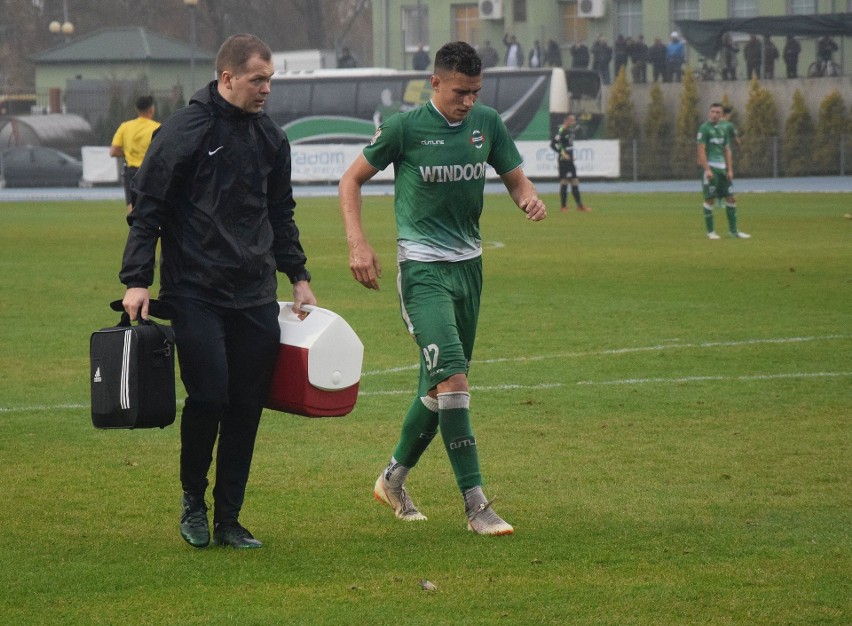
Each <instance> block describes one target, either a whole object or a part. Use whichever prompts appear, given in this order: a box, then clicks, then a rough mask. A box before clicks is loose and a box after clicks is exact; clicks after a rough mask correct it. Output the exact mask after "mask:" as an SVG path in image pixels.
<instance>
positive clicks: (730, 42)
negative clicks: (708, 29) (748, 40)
mask: <svg viewBox="0 0 852 626" xmlns="http://www.w3.org/2000/svg"><path fill="white" fill-rule="evenodd" d="M739 51H740V47H739V46H738V45H737V44H735V43H734V39H733V37H731V33H725V36H724V37H723V38H722V61H723V63H724V67H723V68H722V80H737V54H738V53H739Z"/></svg>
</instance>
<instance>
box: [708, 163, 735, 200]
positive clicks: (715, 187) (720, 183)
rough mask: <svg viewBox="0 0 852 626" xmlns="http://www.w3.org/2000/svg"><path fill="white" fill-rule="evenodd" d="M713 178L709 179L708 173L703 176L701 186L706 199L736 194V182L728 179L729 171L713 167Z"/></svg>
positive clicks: (711, 169)
mask: <svg viewBox="0 0 852 626" xmlns="http://www.w3.org/2000/svg"><path fill="white" fill-rule="evenodd" d="M710 171H711V172H713V178H712V179H710V180H708V179H707V176H706V175H703V174H702V176H701V188H702V189H703V191H704V199H705V200H710V199H712V198H727V197H728V196H732V195H734V183H733V182H731V181H729V180H728V173H727V172H726V171H725V170H718V169H716V168H715V167H711V168H710Z"/></svg>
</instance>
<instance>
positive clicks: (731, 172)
mask: <svg viewBox="0 0 852 626" xmlns="http://www.w3.org/2000/svg"><path fill="white" fill-rule="evenodd" d="M725 163H727V165H728V180H734V155H733V153H732V152H731V146H730V145H727V146H725Z"/></svg>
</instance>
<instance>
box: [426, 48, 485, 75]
mask: <svg viewBox="0 0 852 626" xmlns="http://www.w3.org/2000/svg"><path fill="white" fill-rule="evenodd" d="M442 70H443V71H447V72H458V73H459V74H464V75H465V76H479V75H480V74H482V59H480V58H479V55H478V54H477V53H476V50H474V49H473V47H472V46H471V45H470V44H468V43H466V42H464V41H454V42H452V43H447V44H444V45H443V46H441V47H440V49H439V50H438V51H437V52H436V53H435V72H436V73H437V72H439V71H442Z"/></svg>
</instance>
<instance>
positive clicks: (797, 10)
mask: <svg viewBox="0 0 852 626" xmlns="http://www.w3.org/2000/svg"><path fill="white" fill-rule="evenodd" d="M816 12H817V0H787V14H788V15H814V14H816Z"/></svg>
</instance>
